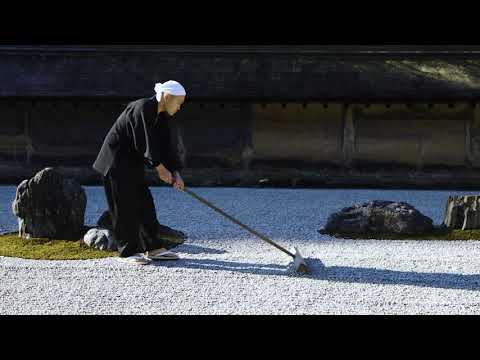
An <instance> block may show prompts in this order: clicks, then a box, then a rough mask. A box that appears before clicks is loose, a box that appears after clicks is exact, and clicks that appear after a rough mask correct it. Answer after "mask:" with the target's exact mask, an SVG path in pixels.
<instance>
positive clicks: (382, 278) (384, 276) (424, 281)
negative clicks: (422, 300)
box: [152, 258, 480, 291]
mask: <svg viewBox="0 0 480 360" xmlns="http://www.w3.org/2000/svg"><path fill="white" fill-rule="evenodd" d="M306 261H307V263H308V266H309V268H310V273H309V274H305V275H302V274H297V273H295V272H293V270H292V268H291V267H290V266H288V265H278V264H254V263H243V262H233V261H221V260H207V259H181V260H178V261H167V262H161V261H156V262H153V263H152V264H153V266H161V267H172V268H175V267H179V268H187V269H199V270H216V271H232V272H239V273H247V274H254V275H276V276H289V277H301V278H305V279H311V280H324V281H335V282H344V283H358V284H377V285H410V286H419V287H431V288H440V289H459V290H475V291H478V290H480V275H463V274H449V273H418V272H412V271H395V270H382V269H376V268H359V267H348V266H330V267H328V266H324V264H323V263H322V261H321V260H319V259H314V258H307V259H306Z"/></svg>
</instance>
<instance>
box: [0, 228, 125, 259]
mask: <svg viewBox="0 0 480 360" xmlns="http://www.w3.org/2000/svg"><path fill="white" fill-rule="evenodd" d="M117 255H118V252H116V251H101V250H97V249H94V248H91V247H88V246H87V245H85V243H83V241H80V240H78V241H66V240H49V239H40V238H33V239H24V238H21V237H19V236H18V235H11V234H8V235H3V236H0V256H10V257H19V258H24V259H39V260H86V259H99V258H105V257H112V256H117Z"/></svg>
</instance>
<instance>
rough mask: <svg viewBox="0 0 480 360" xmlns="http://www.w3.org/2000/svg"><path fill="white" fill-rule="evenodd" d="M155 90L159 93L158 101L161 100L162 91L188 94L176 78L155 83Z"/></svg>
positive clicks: (182, 94) (180, 94)
mask: <svg viewBox="0 0 480 360" xmlns="http://www.w3.org/2000/svg"><path fill="white" fill-rule="evenodd" d="M155 92H156V93H157V101H158V102H160V99H161V98H162V93H168V94H172V95H176V96H184V95H186V94H187V93H186V91H185V89H184V87H183V86H182V84H180V83H179V82H178V81H175V80H168V81H167V82H164V83H163V84H162V83H157V84H155Z"/></svg>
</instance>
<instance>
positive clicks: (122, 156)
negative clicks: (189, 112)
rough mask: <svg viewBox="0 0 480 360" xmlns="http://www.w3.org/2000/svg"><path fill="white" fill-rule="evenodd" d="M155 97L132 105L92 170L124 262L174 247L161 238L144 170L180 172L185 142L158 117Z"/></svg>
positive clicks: (169, 122) (173, 127)
mask: <svg viewBox="0 0 480 360" xmlns="http://www.w3.org/2000/svg"><path fill="white" fill-rule="evenodd" d="M157 108H158V102H157V99H156V97H155V96H153V97H152V98H146V99H140V100H137V101H134V102H131V103H129V104H128V105H127V107H126V109H125V110H124V111H123V112H122V114H120V116H119V117H118V119H117V120H116V122H115V123H114V125H113V126H112V128H111V129H110V131H109V132H108V134H107V136H106V137H105V140H104V142H103V145H102V147H101V149H100V152H99V154H98V156H97V159H96V160H95V162H94V164H93V168H94V169H95V170H96V171H98V172H99V173H101V174H102V175H103V179H104V188H105V194H106V197H107V203H108V207H109V210H110V216H111V220H112V226H113V233H114V235H115V238H116V240H117V242H118V250H119V254H120V256H121V257H125V256H130V255H133V254H134V253H138V252H145V251H149V250H153V249H158V248H161V247H166V248H169V247H171V243H170V244H169V243H168V242H166V241H165V240H163V239H162V238H161V237H160V236H159V234H158V233H159V227H160V224H159V222H158V220H157V216H156V211H155V204H154V201H153V198H152V195H151V192H150V189H149V187H148V184H147V181H146V178H145V165H146V166H148V167H150V168H155V167H156V166H158V165H159V164H163V165H164V166H165V167H166V168H167V169H169V170H170V171H172V172H173V171H181V170H182V168H183V164H182V161H181V155H182V154H181V152H182V151H183V147H181V146H180V145H181V142H180V141H179V133H178V127H177V126H176V124H175V120H173V119H172V118H170V117H168V116H167V115H166V114H165V113H160V114H158V115H157Z"/></svg>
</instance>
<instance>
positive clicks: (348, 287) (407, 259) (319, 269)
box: [0, 187, 480, 314]
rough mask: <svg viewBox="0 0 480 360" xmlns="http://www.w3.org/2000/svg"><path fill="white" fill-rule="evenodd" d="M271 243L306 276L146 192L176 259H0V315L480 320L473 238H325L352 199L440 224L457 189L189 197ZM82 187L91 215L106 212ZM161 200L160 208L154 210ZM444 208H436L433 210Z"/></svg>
mask: <svg viewBox="0 0 480 360" xmlns="http://www.w3.org/2000/svg"><path fill="white" fill-rule="evenodd" d="M193 190H194V191H196V192H197V193H198V194H200V195H203V196H204V197H206V198H207V199H209V200H211V201H212V202H213V203H214V204H216V205H217V206H219V207H221V208H222V209H224V210H226V211H227V212H229V213H231V214H232V215H234V216H236V217H237V218H239V219H240V220H243V221H244V222H245V223H246V224H249V225H251V226H252V227H253V228H255V229H256V230H258V231H260V232H263V233H265V234H266V235H270V237H271V238H273V239H274V240H275V241H278V242H279V243H281V244H283V245H285V246H287V247H291V246H293V245H296V246H298V247H299V248H300V250H301V252H302V254H303V255H304V257H305V258H307V261H308V262H309V265H310V267H311V269H312V274H310V275H302V276H300V275H296V274H294V273H292V271H291V269H290V268H289V266H288V264H289V263H290V258H289V257H288V256H287V255H285V254H283V253H282V252H280V251H279V250H277V249H275V248H273V247H272V246H271V245H269V244H266V243H264V242H262V241H261V240H260V239H258V238H256V237H254V236H253V235H250V234H249V233H248V232H246V231H245V230H243V229H242V228H240V227H239V226H238V225H236V224H233V223H231V222H229V221H228V220H227V219H224V218H223V217H221V216H220V215H218V214H216V213H215V212H213V211H212V210H210V209H209V208H207V207H206V206H205V205H203V204H201V203H199V202H197V201H196V200H194V199H192V198H191V197H189V196H188V195H187V194H183V193H180V192H177V191H174V190H171V189H166V188H152V192H153V193H154V198H155V202H156V205H157V210H158V214H159V220H160V221H161V222H162V223H164V224H167V225H169V226H173V227H175V228H178V229H181V230H184V231H186V232H187V233H188V234H189V235H190V238H189V239H188V240H187V242H186V243H185V244H184V245H181V246H179V247H178V248H177V249H176V250H177V251H178V252H179V254H180V256H181V257H182V259H181V260H179V261H172V262H170V261H169V262H156V263H155V264H153V265H147V266H134V265H128V264H124V263H120V262H118V261H117V260H116V259H115V258H107V259H99V260H84V261H39V260H25V259H18V258H8V257H0V314H479V313H480V260H479V259H480V242H476V241H455V242H449V241H400V240H396V241H385V240H339V239H332V238H330V237H328V236H324V235H320V234H319V233H318V232H317V230H318V229H319V228H321V227H322V226H323V225H324V223H325V221H326V217H327V216H328V214H329V213H330V212H332V211H335V210H338V209H340V208H341V207H343V206H347V205H351V204H352V203H353V202H357V201H363V200H373V199H383V200H397V199H403V200H404V201H407V202H410V203H411V204H412V205H414V206H417V208H418V209H419V210H420V211H422V212H424V213H425V214H426V215H428V216H430V217H432V218H434V220H435V222H438V221H439V220H440V219H441V215H442V214H443V204H444V201H446V197H448V195H449V194H452V193H454V192H452V191H450V192H428V191H423V192H411V191H403V192H402V191H396V192H388V191H374V190H362V191H358V190H348V191H347V190H287V189H226V188H223V189H208V188H201V189H193ZM102 191H103V190H102V189H101V188H97V187H89V189H88V196H89V201H91V199H93V198H94V194H96V195H95V196H96V198H97V200H95V201H93V202H91V203H90V204H89V214H90V215H89V216H91V217H92V218H94V217H95V216H97V213H101V211H103V207H104V202H103V201H104V200H103V198H104V195H103V193H102ZM161 204H163V206H160V205H161ZM440 204H441V205H442V206H441V207H440V206H439V205H440Z"/></svg>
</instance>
